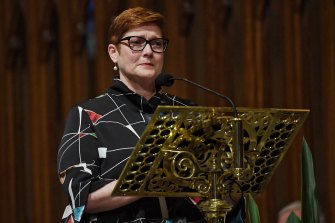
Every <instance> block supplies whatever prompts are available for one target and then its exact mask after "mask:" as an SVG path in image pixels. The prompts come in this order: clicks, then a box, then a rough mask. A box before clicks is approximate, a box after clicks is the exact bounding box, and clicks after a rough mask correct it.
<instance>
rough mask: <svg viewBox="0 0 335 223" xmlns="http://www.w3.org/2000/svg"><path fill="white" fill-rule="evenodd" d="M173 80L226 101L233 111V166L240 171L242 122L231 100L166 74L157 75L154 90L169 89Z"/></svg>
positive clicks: (242, 153)
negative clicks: (180, 81)
mask: <svg viewBox="0 0 335 223" xmlns="http://www.w3.org/2000/svg"><path fill="white" fill-rule="evenodd" d="M175 80H182V81H185V82H187V83H189V84H192V85H194V86H196V87H199V88H200V89H202V90H205V91H207V92H210V93H212V94H214V95H216V96H218V97H220V98H223V99H224V100H226V101H228V102H229V104H230V106H231V108H232V110H233V115H234V122H233V123H234V125H233V128H234V133H235V134H234V139H233V142H234V148H235V152H234V166H235V168H237V169H242V168H243V166H244V165H243V157H244V149H243V135H242V129H243V127H242V120H241V118H239V117H238V113H237V109H236V106H235V103H234V102H233V100H231V99H230V98H229V97H228V96H226V95H223V94H220V93H219V92H216V91H214V90H211V89H209V88H207V87H204V86H202V85H200V84H198V83H195V82H193V81H191V80H188V79H186V78H184V77H173V76H172V75H171V74H166V73H161V74H159V75H158V77H157V78H156V80H155V84H156V89H158V90H160V89H161V87H162V86H166V87H170V86H172V85H173V84H174V81H175ZM237 175H238V176H237V177H238V178H239V177H240V175H239V174H237Z"/></svg>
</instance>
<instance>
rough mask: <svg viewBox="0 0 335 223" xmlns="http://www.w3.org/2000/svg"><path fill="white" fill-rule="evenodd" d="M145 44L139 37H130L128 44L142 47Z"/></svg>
mask: <svg viewBox="0 0 335 223" xmlns="http://www.w3.org/2000/svg"><path fill="white" fill-rule="evenodd" d="M145 42H146V41H145V39H143V38H141V37H137V36H134V37H131V38H130V39H129V44H133V45H142V44H144V43H145Z"/></svg>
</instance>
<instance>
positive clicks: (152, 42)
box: [151, 39, 163, 47]
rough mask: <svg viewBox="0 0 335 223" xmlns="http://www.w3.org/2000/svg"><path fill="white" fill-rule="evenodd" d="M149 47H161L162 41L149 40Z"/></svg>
mask: <svg viewBox="0 0 335 223" xmlns="http://www.w3.org/2000/svg"><path fill="white" fill-rule="evenodd" d="M151 46H155V47H162V46H163V40H162V39H153V40H151Z"/></svg>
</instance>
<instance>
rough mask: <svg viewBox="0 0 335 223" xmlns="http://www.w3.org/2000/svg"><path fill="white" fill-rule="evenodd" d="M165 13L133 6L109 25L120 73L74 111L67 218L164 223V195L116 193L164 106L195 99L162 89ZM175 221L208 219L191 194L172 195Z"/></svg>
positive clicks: (61, 164)
mask: <svg viewBox="0 0 335 223" xmlns="http://www.w3.org/2000/svg"><path fill="white" fill-rule="evenodd" d="M163 22H164V21H163V16H162V15H161V14H159V13H156V12H153V11H150V10H148V9H144V8H140V7H138V8H132V9H128V10H126V11H124V12H122V13H121V14H120V15H119V16H117V17H116V18H115V19H114V21H113V22H112V24H111V26H110V44H109V45H108V53H109V56H110V58H111V60H112V61H113V62H114V64H115V67H114V70H115V71H118V76H117V77H116V78H115V79H114V83H113V85H112V86H111V87H110V88H109V89H108V90H107V92H106V93H105V94H104V95H102V96H100V97H97V98H94V99H92V100H89V101H87V102H84V103H82V104H80V105H79V106H77V107H75V108H73V109H72V110H71V111H70V113H69V115H68V119H67V122H66V127H65V131H64V136H63V137H62V140H61V144H60V148H59V152H58V162H57V168H58V173H59V177H60V181H61V183H62V188H63V190H64V191H65V192H66V194H67V197H68V200H69V205H68V206H67V207H66V209H65V212H64V214H63V217H62V222H90V221H91V222H95V221H96V222H109V223H111V222H120V223H122V222H162V212H164V205H162V207H161V206H160V203H159V201H158V198H151V197H143V198H141V197H117V196H111V192H112V190H113V188H114V186H115V184H116V182H117V179H118V177H119V175H120V173H121V171H122V169H123V167H124V165H125V163H126V161H127V159H128V158H129V156H130V154H131V152H132V150H133V149H134V146H135V144H136V142H137V141H138V139H139V137H140V135H141V133H142V132H143V130H144V129H145V127H146V125H147V123H148V118H149V117H150V115H151V114H152V113H153V112H154V111H155V109H156V107H157V106H158V105H162V104H165V105H189V104H190V102H189V101H186V100H182V99H180V98H178V97H175V96H170V95H168V94H166V93H160V92H157V90H156V86H155V79H156V77H157V76H158V74H160V73H161V71H162V67H163V59H164V52H165V50H166V48H167V45H168V40H167V39H164V38H163ZM166 203H167V209H168V214H169V218H171V219H183V220H187V221H191V222H203V221H204V219H203V216H202V215H201V213H200V212H199V210H198V208H197V207H196V206H195V205H194V204H193V203H192V202H191V201H190V199H188V198H166Z"/></svg>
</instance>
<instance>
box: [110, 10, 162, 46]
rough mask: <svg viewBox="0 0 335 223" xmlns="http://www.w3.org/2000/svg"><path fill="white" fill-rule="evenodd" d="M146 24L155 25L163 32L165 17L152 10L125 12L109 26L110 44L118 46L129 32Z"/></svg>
mask: <svg viewBox="0 0 335 223" xmlns="http://www.w3.org/2000/svg"><path fill="white" fill-rule="evenodd" d="M145 24H155V25H157V26H158V27H159V28H160V29H161V31H162V32H163V28H164V16H163V15H162V14H160V13H158V12H154V11H152V10H150V9H146V8H142V7H136V8H130V9H127V10H125V11H123V12H122V13H121V14H119V15H118V16H117V17H115V19H114V20H113V22H112V24H111V25H110V26H109V31H108V36H109V43H112V44H116V43H118V42H119V40H120V39H121V38H122V36H123V34H124V33H126V32H127V31H128V30H130V29H132V28H135V27H137V26H141V25H145Z"/></svg>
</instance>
